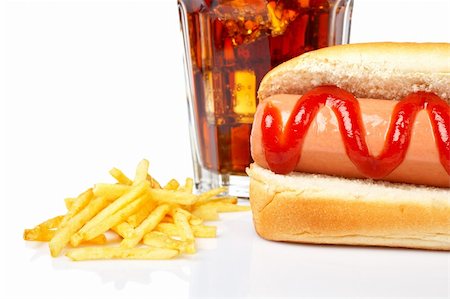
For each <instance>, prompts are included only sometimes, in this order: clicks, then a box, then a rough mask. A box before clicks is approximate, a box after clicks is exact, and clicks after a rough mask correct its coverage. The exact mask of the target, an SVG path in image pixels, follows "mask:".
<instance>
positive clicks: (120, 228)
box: [111, 221, 134, 239]
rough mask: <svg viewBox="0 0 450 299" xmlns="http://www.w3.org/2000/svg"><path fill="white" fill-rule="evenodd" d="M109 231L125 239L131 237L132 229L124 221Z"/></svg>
mask: <svg viewBox="0 0 450 299" xmlns="http://www.w3.org/2000/svg"><path fill="white" fill-rule="evenodd" d="M111 230H112V231H113V232H115V233H116V234H118V235H119V236H121V237H122V238H124V239H125V238H129V237H130V236H131V234H132V233H133V230H134V228H133V227H132V226H131V225H130V224H129V223H128V222H126V221H125V222H122V223H120V224H118V225H116V226H113V227H111Z"/></svg>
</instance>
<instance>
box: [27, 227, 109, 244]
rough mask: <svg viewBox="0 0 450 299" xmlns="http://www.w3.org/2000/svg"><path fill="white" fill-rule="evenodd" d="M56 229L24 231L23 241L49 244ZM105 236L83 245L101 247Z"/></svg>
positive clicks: (104, 241)
mask: <svg viewBox="0 0 450 299" xmlns="http://www.w3.org/2000/svg"><path fill="white" fill-rule="evenodd" d="M55 234H56V229H43V230H40V231H30V230H25V233H24V240H27V241H40V242H49V241H51V239H52V238H53V237H54V236H55ZM106 241H107V240H106V236H105V235H100V236H97V237H96V238H94V239H92V240H89V241H86V242H83V244H95V245H102V244H105V243H106Z"/></svg>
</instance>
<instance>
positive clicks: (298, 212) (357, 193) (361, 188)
mask: <svg viewBox="0 0 450 299" xmlns="http://www.w3.org/2000/svg"><path fill="white" fill-rule="evenodd" d="M247 173H248V174H249V176H250V203H251V206H252V212H253V221H254V225H255V228H256V231H257V233H258V234H259V235H260V236H261V237H263V238H265V239H268V240H275V241H290V242H303V243H317V244H344V245H371V246H390V247H409V248H422V249H436V250H450V217H449V215H450V202H449V201H450V197H449V192H448V189H443V188H432V187H424V186H413V185H410V184H408V185H407V184H391V183H380V182H374V181H371V180H358V179H345V178H339V177H333V176H326V175H314V174H305V173H300V172H294V173H291V174H289V175H279V174H274V173H273V172H271V171H270V170H267V169H264V168H262V167H260V166H258V165H256V164H253V165H252V166H251V167H250V168H249V169H247Z"/></svg>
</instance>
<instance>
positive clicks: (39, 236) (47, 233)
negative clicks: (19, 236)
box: [23, 229, 56, 242]
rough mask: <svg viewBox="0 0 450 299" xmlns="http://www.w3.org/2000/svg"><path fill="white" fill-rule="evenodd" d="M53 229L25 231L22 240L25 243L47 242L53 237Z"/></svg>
mask: <svg viewBox="0 0 450 299" xmlns="http://www.w3.org/2000/svg"><path fill="white" fill-rule="evenodd" d="M55 232H56V230H55V229H25V230H24V232H23V239H24V240H26V241H39V242H48V241H50V240H51V239H52V238H53V236H54V235H55Z"/></svg>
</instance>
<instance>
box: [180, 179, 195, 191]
mask: <svg viewBox="0 0 450 299" xmlns="http://www.w3.org/2000/svg"><path fill="white" fill-rule="evenodd" d="M193 188H194V180H193V179H192V178H187V179H186V182H185V183H184V186H183V187H180V188H179V189H178V190H179V191H183V192H186V193H192V189H193Z"/></svg>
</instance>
